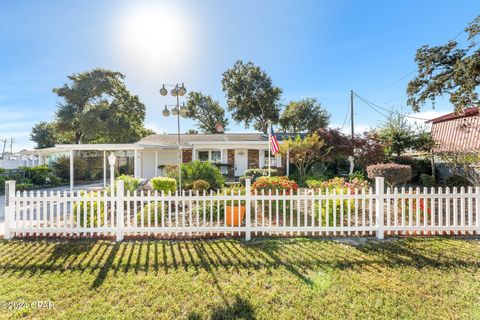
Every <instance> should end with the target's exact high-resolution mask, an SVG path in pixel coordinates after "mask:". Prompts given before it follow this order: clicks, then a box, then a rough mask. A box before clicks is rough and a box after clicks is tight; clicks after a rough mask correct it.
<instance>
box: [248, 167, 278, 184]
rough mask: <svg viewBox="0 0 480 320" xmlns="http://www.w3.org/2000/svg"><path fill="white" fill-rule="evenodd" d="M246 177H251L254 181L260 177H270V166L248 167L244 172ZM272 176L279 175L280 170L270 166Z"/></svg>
mask: <svg viewBox="0 0 480 320" xmlns="http://www.w3.org/2000/svg"><path fill="white" fill-rule="evenodd" d="M243 176H244V177H250V179H251V180H252V183H254V182H255V181H257V179H258V178H260V177H268V168H261V169H247V170H245V172H244V173H243ZM270 176H271V177H274V176H278V170H277V169H273V168H270Z"/></svg>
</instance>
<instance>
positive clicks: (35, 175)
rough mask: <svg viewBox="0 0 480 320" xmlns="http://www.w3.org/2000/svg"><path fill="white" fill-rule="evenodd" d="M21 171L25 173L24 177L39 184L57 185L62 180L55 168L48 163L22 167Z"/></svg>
mask: <svg viewBox="0 0 480 320" xmlns="http://www.w3.org/2000/svg"><path fill="white" fill-rule="evenodd" d="M19 171H21V172H22V173H23V177H24V178H26V179H29V180H30V182H31V183H33V184H34V185H37V186H43V185H56V184H58V183H59V182H60V179H59V178H58V177H57V176H55V174H54V171H53V169H52V168H50V167H49V166H47V165H41V166H36V167H20V168H19Z"/></svg>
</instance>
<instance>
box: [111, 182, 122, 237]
mask: <svg viewBox="0 0 480 320" xmlns="http://www.w3.org/2000/svg"><path fill="white" fill-rule="evenodd" d="M123 183H124V182H123V180H118V181H117V188H116V189H117V193H116V194H115V197H116V200H117V205H116V207H117V232H116V240H117V241H122V240H123V234H124V230H123V228H124V227H125V213H124V202H123V197H124V185H123ZM112 196H113V195H112Z"/></svg>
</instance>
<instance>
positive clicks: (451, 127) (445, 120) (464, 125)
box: [427, 107, 480, 153]
mask: <svg viewBox="0 0 480 320" xmlns="http://www.w3.org/2000/svg"><path fill="white" fill-rule="evenodd" d="M427 123H431V124H432V129H431V133H432V139H433V141H434V142H435V147H434V149H433V152H434V153H443V152H468V151H471V150H480V114H479V108H478V107H474V108H468V109H465V110H463V111H462V112H460V113H455V112H452V113H449V114H446V115H444V116H441V117H438V118H435V119H431V120H429V121H427Z"/></svg>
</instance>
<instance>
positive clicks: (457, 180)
mask: <svg viewBox="0 0 480 320" xmlns="http://www.w3.org/2000/svg"><path fill="white" fill-rule="evenodd" d="M445 185H446V186H447V187H467V186H470V185H471V183H470V181H468V179H467V178H465V177H463V176H459V175H453V176H451V177H448V178H447V179H446V180H445Z"/></svg>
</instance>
